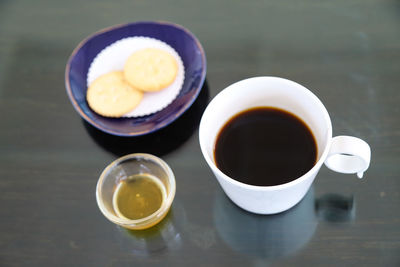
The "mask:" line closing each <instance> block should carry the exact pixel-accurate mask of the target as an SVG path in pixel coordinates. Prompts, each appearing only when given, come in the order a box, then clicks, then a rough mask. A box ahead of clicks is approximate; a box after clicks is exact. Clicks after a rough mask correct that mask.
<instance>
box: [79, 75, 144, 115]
mask: <svg viewBox="0 0 400 267" xmlns="http://www.w3.org/2000/svg"><path fill="white" fill-rule="evenodd" d="M142 98H143V92H141V91H139V90H137V89H135V88H133V87H132V86H130V85H129V84H128V83H127V82H126V81H125V79H124V75H123V73H122V71H112V72H109V73H107V74H104V75H101V76H100V77H98V78H97V79H96V80H94V81H93V83H92V84H91V85H90V86H89V88H88V90H87V93H86V99H87V102H88V104H89V106H90V108H91V109H93V110H94V111H95V112H96V113H98V114H100V115H102V116H105V117H121V116H122V115H124V114H125V113H127V112H129V111H131V110H133V109H134V108H135V107H136V106H137V105H139V103H140V101H141V100H142Z"/></svg>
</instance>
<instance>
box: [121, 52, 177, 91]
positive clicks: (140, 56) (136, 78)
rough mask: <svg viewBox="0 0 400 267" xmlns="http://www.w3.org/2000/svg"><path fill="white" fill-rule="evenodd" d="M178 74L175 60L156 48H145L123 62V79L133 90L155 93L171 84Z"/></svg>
mask: <svg viewBox="0 0 400 267" xmlns="http://www.w3.org/2000/svg"><path fill="white" fill-rule="evenodd" d="M177 73H178V64H177V62H176V60H175V58H174V57H173V56H172V55H171V54H170V53H168V52H167V51H164V50H161V49H158V48H145V49H141V50H138V51H136V52H134V53H133V54H132V55H130V56H129V58H128V59H127V60H126V62H125V66H124V76H125V79H126V80H127V81H128V82H129V83H130V84H131V85H132V86H133V87H135V88H137V89H139V90H142V91H145V92H157V91H160V90H162V89H164V88H166V87H168V86H169V85H171V84H172V83H173V81H174V80H175V78H176V75H177Z"/></svg>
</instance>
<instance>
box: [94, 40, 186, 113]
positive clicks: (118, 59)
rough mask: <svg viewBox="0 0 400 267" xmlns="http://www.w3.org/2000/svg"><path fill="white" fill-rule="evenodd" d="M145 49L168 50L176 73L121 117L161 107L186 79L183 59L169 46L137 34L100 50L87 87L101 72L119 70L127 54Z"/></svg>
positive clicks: (156, 109)
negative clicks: (169, 81)
mask: <svg viewBox="0 0 400 267" xmlns="http://www.w3.org/2000/svg"><path fill="white" fill-rule="evenodd" d="M144 48H158V49H162V50H165V51H167V52H169V53H170V54H171V55H173V56H174V58H175V60H176V62H177V64H178V72H177V75H176V78H175V81H174V82H173V83H172V84H171V85H170V86H168V87H166V88H164V89H163V90H161V91H158V92H145V93H144V95H143V99H142V101H141V102H140V104H139V105H138V106H137V107H136V108H134V109H133V110H132V111H130V112H128V113H126V114H124V115H123V116H122V117H140V116H145V115H150V114H152V113H155V112H157V111H160V110H162V109H163V108H165V107H166V106H168V105H169V104H170V103H171V102H172V101H173V100H174V99H175V98H176V97H177V95H178V94H179V91H180V90H181V88H182V85H183V81H184V79H185V69H184V66H183V62H182V59H181V58H180V56H179V55H178V53H177V52H176V51H175V50H174V49H173V48H172V47H171V46H169V45H168V44H166V43H164V42H162V41H160V40H157V39H154V38H150V37H143V36H138V37H128V38H124V39H121V40H118V41H116V42H114V43H112V44H111V45H109V46H107V47H106V48H104V49H103V50H102V51H100V53H99V54H97V56H96V57H95V58H94V59H93V61H92V63H91V64H90V67H89V70H88V74H87V80H86V83H87V86H89V85H90V84H91V83H92V82H93V81H94V80H95V79H96V78H98V77H99V76H101V75H103V74H106V73H108V72H111V71H116V70H121V71H122V70H123V69H124V65H125V61H126V60H127V59H128V57H129V56H130V55H131V54H132V53H133V52H135V51H137V50H140V49H144Z"/></svg>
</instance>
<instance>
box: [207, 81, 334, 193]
mask: <svg viewBox="0 0 400 267" xmlns="http://www.w3.org/2000/svg"><path fill="white" fill-rule="evenodd" d="M256 79H259V80H281V81H284V82H286V83H291V84H292V85H294V86H295V87H297V88H299V89H301V90H303V91H304V93H305V94H307V95H308V97H310V98H312V99H313V100H314V101H315V103H316V104H317V105H318V106H319V109H320V110H321V111H322V112H323V116H324V119H325V121H326V122H327V126H328V131H327V134H326V136H325V138H326V140H327V142H326V145H325V147H324V148H323V152H322V154H321V156H320V157H319V159H318V160H317V162H316V163H315V164H314V166H313V167H312V168H311V169H310V170H308V171H307V172H306V173H305V174H303V175H302V176H300V177H297V178H296V179H294V180H292V181H290V182H287V183H284V184H279V185H272V186H271V185H267V186H260V185H251V184H246V183H243V182H239V181H237V180H235V179H233V178H231V177H229V176H228V175H226V174H225V173H223V172H222V171H221V170H220V169H219V168H218V167H217V166H216V164H215V162H214V160H213V159H212V157H209V154H208V153H207V151H206V145H205V143H204V139H203V136H204V134H202V133H203V132H204V131H205V130H204V121H205V120H206V117H208V116H209V115H208V114H209V113H210V112H211V111H210V110H211V108H212V105H214V104H213V103H215V102H217V101H218V100H219V98H222V97H224V96H225V95H226V94H229V93H230V92H231V91H233V90H235V88H236V87H238V86H240V85H242V84H243V83H247V82H249V81H253V80H256ZM228 120H229V118H227V120H226V121H228ZM331 140H332V122H331V119H330V116H329V113H328V111H327V110H326V108H325V106H324V104H323V103H322V102H321V100H320V99H319V98H318V97H317V96H316V95H315V94H314V93H312V92H311V91H310V90H309V89H308V88H306V87H304V86H303V85H301V84H299V83H297V82H294V81H292V80H289V79H286V78H281V77H276V76H256V77H250V78H246V79H243V80H240V81H237V82H235V83H233V84H231V85H229V86H227V87H226V88H224V89H223V90H222V91H220V92H219V93H218V94H217V95H216V96H215V97H214V98H213V99H212V100H211V101H210V102H209V103H208V105H207V107H206V109H205V110H204V112H203V115H202V118H201V120H200V126H199V143H200V149H201V152H202V154H203V157H204V158H205V160H206V162H207V164H208V165H209V166H210V167H211V169H212V170H213V171H214V172H215V173H217V174H218V176H219V177H223V178H224V180H226V181H228V182H229V183H231V184H234V185H237V186H240V187H243V188H247V189H250V190H262V191H275V190H280V189H285V188H288V187H292V186H294V185H296V184H298V183H301V182H303V181H304V180H306V179H307V178H308V177H309V176H311V174H312V173H314V172H318V170H319V168H320V167H321V165H322V164H323V163H324V161H325V159H326V157H327V156H328V152H329V149H330V146H331ZM213 142H215V140H213ZM214 145H215V144H214Z"/></svg>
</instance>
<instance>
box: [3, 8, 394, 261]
mask: <svg viewBox="0 0 400 267" xmlns="http://www.w3.org/2000/svg"><path fill="white" fill-rule="evenodd" d="M143 20H164V21H171V22H175V23H178V24H181V25H183V26H185V27H186V28H188V29H189V30H191V31H192V32H193V33H194V34H195V35H196V36H197V37H198V39H199V40H200V42H201V43H202V45H203V47H204V50H205V52H206V57H207V77H206V82H205V84H204V86H203V88H202V91H201V93H200V95H199V97H198V98H197V100H196V101H195V102H194V104H193V105H192V107H191V108H190V109H189V110H188V111H187V112H185V113H184V114H183V116H181V117H180V118H179V119H178V120H177V121H175V122H174V123H172V124H171V125H169V126H168V127H166V128H164V129H162V130H160V131H158V132H156V133H153V134H150V135H146V136H141V137H136V138H123V137H115V136H111V135H108V134H105V133H103V132H100V131H99V130H97V129H95V128H93V127H92V126H90V125H89V124H87V123H86V122H84V121H83V120H82V119H81V118H80V117H79V116H78V114H77V113H76V112H75V111H74V109H73V107H72V105H71V104H70V102H69V99H68V97H67V94H66V92H65V87H64V70H65V64H66V62H67V59H68V57H69V55H70V54H71V52H72V50H73V49H74V47H75V46H76V45H77V44H78V43H79V42H80V41H81V40H82V39H83V38H85V37H86V36H87V35H89V34H91V33H93V32H95V31H97V30H99V29H102V28H104V27H108V26H111V25H116V24H120V23H126V22H132V21H143ZM0 25H1V26H0V125H1V131H0V140H1V145H0V148H1V153H0V157H1V160H0V172H1V178H0V207H1V208H0V218H1V220H0V265H1V266H53V265H57V266H60V265H61V266H128V265H129V266H131V265H135V266H142V265H146V266H147V265H150V266H153V265H155V266H158V265H159V266H221V265H222V266H223V265H226V266H243V265H250V266H266V265H272V266H293V265H295V264H296V265H301V266H338V265H344V266H399V265H400V230H399V229H400V208H399V206H400V179H399V174H400V166H399V162H400V150H399V147H400V138H399V137H400V108H399V104H398V103H399V102H400V93H399V91H398V84H400V75H399V73H400V31H399V25H400V2H398V1H394V0H392V1H391V0H389V1H378V0H371V1H356V0H352V1H321V2H310V1H293V0H290V1H241V2H239V1H227V0H223V1H197V2H194V1H186V2H181V1H155V0H149V1H88V2H82V1H75V0H73V1H44V0H38V1H23V0H17V1H7V0H5V1H1V2H0ZM254 76H279V77H284V78H287V79H291V80H294V81H296V82H298V83H300V84H303V85H304V86H306V87H307V88H309V89H310V90H311V91H313V92H314V93H315V94H316V95H317V96H318V97H319V98H320V99H321V100H322V101H323V103H324V104H325V106H326V108H327V110H328V111H329V113H330V116H331V119H332V123H333V134H334V135H342V134H344V135H353V136H357V137H360V138H362V139H364V140H366V141H367V142H368V143H369V144H370V145H371V148H372V161H371V165H370V168H369V170H368V171H367V172H366V173H365V176H364V178H363V179H362V180H359V179H357V177H356V176H355V175H345V174H338V173H334V172H332V171H330V170H328V169H327V168H326V167H322V169H321V171H320V173H319V174H318V176H317V179H316V180H315V182H314V184H313V186H312V188H311V189H310V191H309V192H308V193H307V195H306V197H305V198H304V199H303V200H302V201H301V202H300V203H299V204H298V205H297V206H295V207H294V208H292V209H291V210H289V211H286V212H284V213H282V214H278V215H273V216H260V215H255V214H250V213H247V212H245V211H243V210H241V209H240V208H238V207H237V206H235V205H234V204H233V203H232V202H231V201H230V200H229V199H228V198H227V197H226V196H225V194H224V193H223V191H222V189H221V188H220V187H219V185H218V183H217V181H216V179H215V178H214V176H213V174H212V172H211V171H210V170H209V168H208V167H207V164H206V162H205V161H204V159H203V158H202V155H201V151H200V147H199V143H198V124H199V121H200V118H201V115H202V112H203V111H204V109H205V107H206V105H207V103H208V102H209V101H210V100H211V99H212V98H213V97H214V96H215V95H216V94H217V93H218V92H220V91H221V90H222V89H223V88H225V87H226V86H228V85H229V84H231V83H233V82H235V81H238V80H241V79H244V78H248V77H254ZM134 152H146V153H152V154H155V155H157V156H159V157H161V158H162V159H164V160H165V161H166V162H167V163H168V164H169V165H170V166H171V168H172V169H173V171H174V173H175V176H176V182H177V193H176V197H175V201H174V203H173V206H172V209H171V211H170V213H169V214H168V216H167V217H166V218H165V219H164V220H163V221H162V223H160V224H159V225H157V226H156V227H154V228H151V229H148V230H145V231H139V232H138V231H128V230H125V229H122V228H119V227H117V226H115V225H113V224H112V223H110V222H109V221H107V220H106V219H105V218H104V217H103V215H102V214H101V213H100V211H99V209H98V208H97V205H96V200H95V186H96V182H97V179H98V176H99V174H100V173H101V171H102V170H103V168H104V167H105V166H106V165H107V164H108V163H110V162H111V161H113V160H114V159H116V158H117V157H119V156H122V155H125V154H128V153H134Z"/></svg>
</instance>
